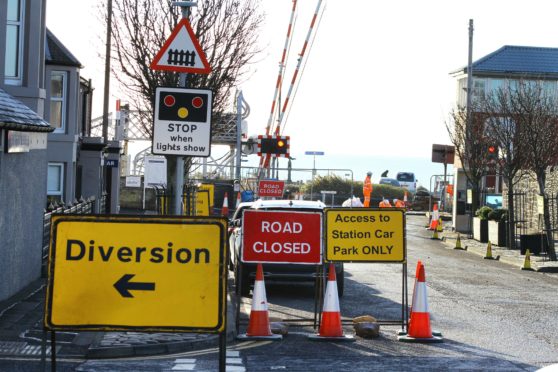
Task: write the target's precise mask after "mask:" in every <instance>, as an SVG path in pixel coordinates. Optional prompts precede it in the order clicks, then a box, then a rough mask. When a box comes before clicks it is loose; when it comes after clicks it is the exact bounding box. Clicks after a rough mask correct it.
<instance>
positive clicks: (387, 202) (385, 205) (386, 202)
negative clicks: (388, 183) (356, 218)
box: [379, 200, 391, 208]
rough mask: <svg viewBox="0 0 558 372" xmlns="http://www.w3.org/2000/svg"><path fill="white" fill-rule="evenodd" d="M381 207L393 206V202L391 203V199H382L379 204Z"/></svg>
mask: <svg viewBox="0 0 558 372" xmlns="http://www.w3.org/2000/svg"><path fill="white" fill-rule="evenodd" d="M379 207H380V208H391V204H390V203H389V200H382V201H381V202H380V204H379Z"/></svg>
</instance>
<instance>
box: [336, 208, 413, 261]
mask: <svg viewBox="0 0 558 372" xmlns="http://www.w3.org/2000/svg"><path fill="white" fill-rule="evenodd" d="M325 214H326V229H325V230H326V236H325V240H326V255H325V257H326V260H327V261H338V262H404V261H405V260H406V246H405V215H404V212H403V211H402V210H400V209H386V208H382V209H373V208H331V209H326V211H325Z"/></svg>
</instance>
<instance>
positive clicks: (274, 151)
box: [260, 136, 289, 157]
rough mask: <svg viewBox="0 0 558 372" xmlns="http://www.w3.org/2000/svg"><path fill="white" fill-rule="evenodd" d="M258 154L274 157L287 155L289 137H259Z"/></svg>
mask: <svg viewBox="0 0 558 372" xmlns="http://www.w3.org/2000/svg"><path fill="white" fill-rule="evenodd" d="M260 141H261V142H260V153H261V154H271V155H276V156H284V157H286V156H288V155H289V137H287V136H269V137H266V136H261V138H260Z"/></svg>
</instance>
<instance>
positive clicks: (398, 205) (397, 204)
mask: <svg viewBox="0 0 558 372" xmlns="http://www.w3.org/2000/svg"><path fill="white" fill-rule="evenodd" d="M395 208H405V202H404V201H403V200H399V199H398V200H397V201H396V202H395Z"/></svg>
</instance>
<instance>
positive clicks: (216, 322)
mask: <svg viewBox="0 0 558 372" xmlns="http://www.w3.org/2000/svg"><path fill="white" fill-rule="evenodd" d="M226 227H227V221H226V220H225V219H224V218H220V217H218V218H209V217H207V218H203V217H201V218H200V217H198V218H188V217H137V218H134V217H129V216H127V217H126V216H122V217H120V216H68V215H61V216H53V217H52V227H51V245H50V256H49V277H48V287H47V298H46V310H45V326H46V327H47V328H50V329H52V330H63V329H76V330H145V331H181V332H207V333H217V332H221V331H223V330H224V324H225V321H224V319H225V307H226V302H225V296H226V292H225V289H226V287H225V286H226V264H225V257H226V254H225V252H226V250H225V247H226V245H225V244H226V243H225V242H226Z"/></svg>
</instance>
